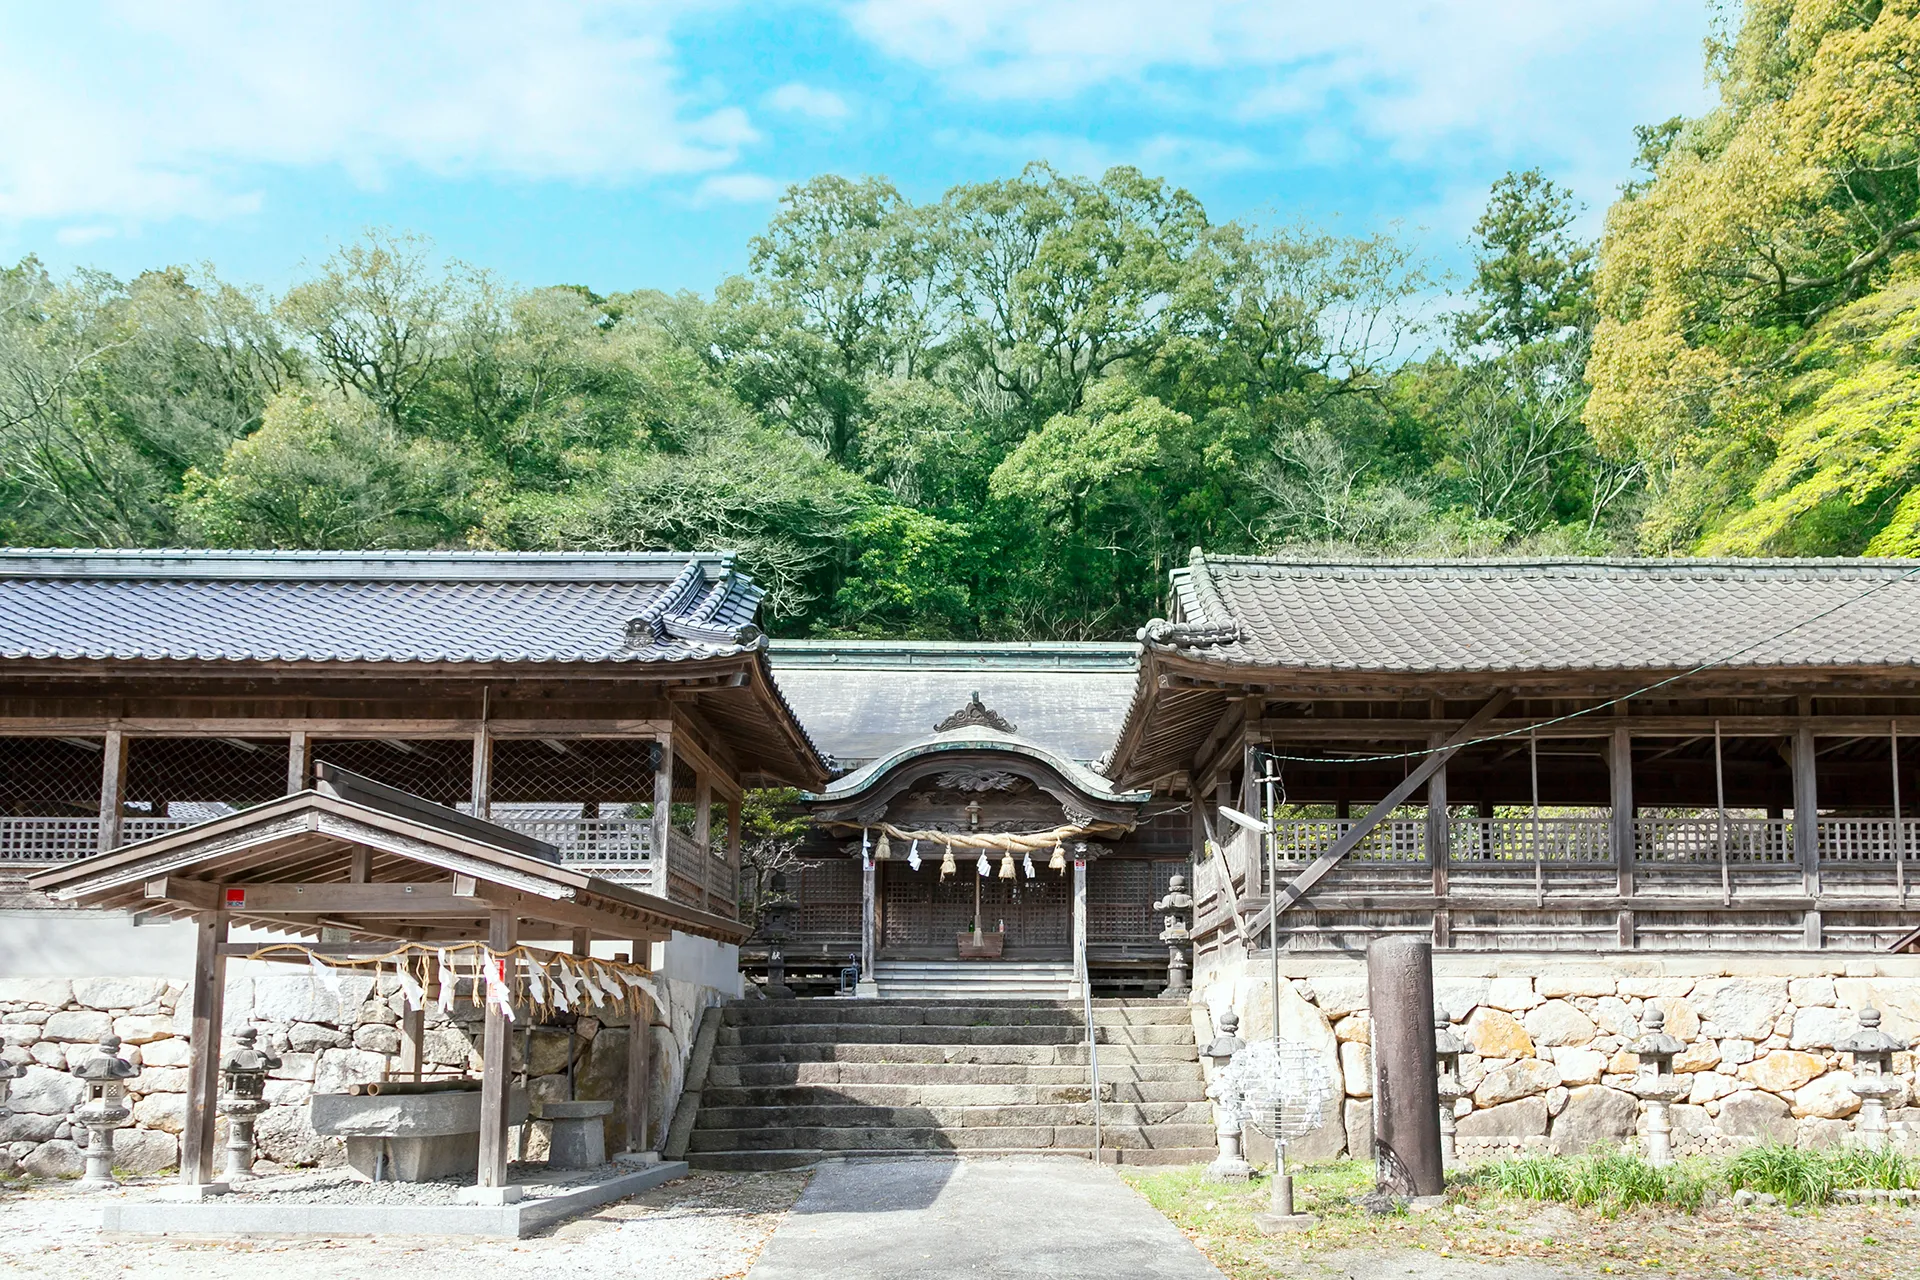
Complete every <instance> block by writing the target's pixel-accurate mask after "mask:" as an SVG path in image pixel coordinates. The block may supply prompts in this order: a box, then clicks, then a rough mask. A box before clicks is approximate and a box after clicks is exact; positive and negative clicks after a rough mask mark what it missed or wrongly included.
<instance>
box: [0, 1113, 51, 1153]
mask: <svg viewBox="0 0 1920 1280" xmlns="http://www.w3.org/2000/svg"><path fill="white" fill-rule="evenodd" d="M65 1120H66V1117H65V1116H43V1115H40V1114H39V1113H38V1112H33V1111H13V1112H9V1113H8V1114H6V1115H3V1116H0V1143H4V1144H9V1145H10V1144H12V1143H15V1142H32V1143H41V1142H45V1141H47V1140H48V1139H49V1138H51V1137H53V1136H54V1134H55V1133H56V1132H57V1131H58V1130H59V1128H60V1126H61V1124H63V1123H64V1122H65Z"/></svg>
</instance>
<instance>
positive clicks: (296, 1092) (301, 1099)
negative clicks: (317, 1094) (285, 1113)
mask: <svg viewBox="0 0 1920 1280" xmlns="http://www.w3.org/2000/svg"><path fill="white" fill-rule="evenodd" d="M260 1096H261V1097H263V1098H265V1099H266V1101H267V1105H268V1106H273V1107H301V1106H305V1105H306V1102H307V1099H308V1098H311V1097H312V1096H313V1086H312V1085H310V1084H308V1083H307V1082H306V1081H305V1080H268V1081H267V1082H266V1083H265V1084H264V1085H263V1086H262V1089H261V1094H260Z"/></svg>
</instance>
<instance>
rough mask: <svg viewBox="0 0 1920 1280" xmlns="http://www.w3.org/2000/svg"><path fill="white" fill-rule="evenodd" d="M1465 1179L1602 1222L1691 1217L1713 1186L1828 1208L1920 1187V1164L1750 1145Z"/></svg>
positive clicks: (1892, 1155) (1545, 1162)
mask: <svg viewBox="0 0 1920 1280" xmlns="http://www.w3.org/2000/svg"><path fill="white" fill-rule="evenodd" d="M1469 1182H1470V1183H1472V1184H1473V1185H1477V1186H1480V1187H1482V1188H1484V1189H1486V1190H1488V1191H1491V1192H1493V1193H1494V1194H1496V1195H1503V1196H1513V1197H1515V1198H1518V1199H1523V1200H1558V1201H1562V1202H1564V1203H1567V1204H1573V1205H1579V1206H1582V1207H1584V1208H1591V1209H1595V1210H1598V1211H1599V1212H1600V1213H1603V1214H1605V1215H1606V1216H1608V1217H1613V1216H1615V1215H1617V1214H1619V1213H1620V1212H1621V1211H1622V1210H1624V1209H1631V1208H1635V1207H1637V1206H1640V1205H1655V1204H1660V1205H1667V1206H1670V1207H1672V1208H1675V1209H1679V1210H1681V1211H1682V1212H1684V1213H1694V1212H1696V1211H1698V1210H1699V1208H1700V1207H1701V1206H1702V1205H1704V1204H1705V1203H1706V1200H1707V1193H1708V1192H1709V1191H1710V1190H1712V1189H1713V1188H1714V1187H1715V1186H1716V1185H1724V1186H1725V1187H1726V1189H1727V1190H1728V1191H1739V1190H1742V1189H1745V1190H1748V1191H1755V1192H1764V1193H1766V1194H1769V1195H1772V1196H1774V1197H1776V1198H1777V1199H1778V1200H1779V1201H1780V1203H1782V1204H1784V1205H1789V1206H1799V1205H1820V1204H1826V1203H1828V1202H1829V1201H1831V1200H1832V1199H1833V1198H1834V1195H1835V1194H1836V1193H1837V1192H1839V1191H1842V1190H1850V1189H1853V1188H1865V1189H1870V1190H1876V1191H1899V1190H1904V1189H1907V1188H1920V1159H1914V1158H1912V1157H1909V1156H1903V1155H1901V1154H1900V1153H1899V1152H1897V1151H1866V1150H1862V1149H1859V1148H1852V1147H1849V1148H1844V1149H1843V1148H1834V1149H1832V1150H1828V1151H1801V1150H1798V1149H1797V1148H1794V1147H1784V1146H1766V1147H1752V1148H1749V1149H1748V1150H1746V1151H1742V1152H1741V1153H1740V1154H1739V1155H1737V1156H1735V1157H1733V1159H1731V1160H1729V1161H1727V1162H1726V1163H1725V1164H1724V1165H1720V1164H1715V1163H1712V1162H1708V1161H1704V1160H1685V1161H1681V1162H1680V1163H1678V1164H1673V1165H1669V1166H1667V1167H1666V1168H1664V1169H1656V1168H1654V1167H1653V1166H1652V1165H1650V1164H1648V1163H1647V1162H1646V1161H1644V1160H1642V1159H1640V1157H1638V1156H1635V1155H1628V1154H1625V1153H1622V1152H1595V1153H1594V1154H1592V1155H1585V1156H1580V1157H1578V1158H1575V1159H1571V1160H1569V1159H1564V1158H1562V1157H1558V1156H1529V1157H1526V1158H1524V1159H1519V1160H1502V1161H1499V1162H1498V1163H1495V1164H1490V1165H1486V1166H1483V1167H1482V1168H1481V1169H1479V1170H1478V1171H1476V1172H1475V1173H1474V1174H1472V1175H1471V1176H1470V1178H1469Z"/></svg>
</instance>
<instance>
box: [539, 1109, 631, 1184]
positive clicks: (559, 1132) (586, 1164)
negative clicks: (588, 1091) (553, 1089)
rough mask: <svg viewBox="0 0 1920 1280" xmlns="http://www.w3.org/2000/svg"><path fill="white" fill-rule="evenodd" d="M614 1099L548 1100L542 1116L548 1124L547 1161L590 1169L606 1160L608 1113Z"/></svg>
mask: <svg viewBox="0 0 1920 1280" xmlns="http://www.w3.org/2000/svg"><path fill="white" fill-rule="evenodd" d="M612 1114H613V1104H612V1103H611V1102H547V1103H543V1104H541V1106H540V1115H539V1119H541V1120H543V1121H545V1122H546V1123H547V1126H548V1130H549V1132H548V1135H547V1164H548V1166H549V1167H551V1168H555V1169H591V1168H593V1167H595V1166H596V1165H603V1164H605V1163H606V1162H607V1117H608V1116H610V1115H612Z"/></svg>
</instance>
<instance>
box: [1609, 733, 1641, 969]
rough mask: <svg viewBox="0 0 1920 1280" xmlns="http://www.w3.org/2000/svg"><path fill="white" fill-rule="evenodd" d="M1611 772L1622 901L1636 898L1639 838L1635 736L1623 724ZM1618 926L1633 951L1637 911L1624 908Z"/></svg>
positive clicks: (1622, 940)
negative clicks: (1635, 823)
mask: <svg viewBox="0 0 1920 1280" xmlns="http://www.w3.org/2000/svg"><path fill="white" fill-rule="evenodd" d="M1607 771H1608V773H1609V774H1610V775H1611V779H1612V782H1613V814H1612V819H1611V822H1612V830H1611V833H1610V834H1611V835H1612V837H1613V869H1614V879H1615V882H1616V885H1615V892H1616V893H1617V894H1618V895H1619V896H1620V897H1622V898H1632V897H1633V859H1634V853H1635V849H1634V844H1635V834H1636V833H1635V832H1634V829H1633V732H1632V730H1630V729H1628V728H1627V726H1625V725H1623V724H1621V725H1615V726H1614V727H1613V739H1612V742H1611V744H1610V745H1609V749H1608V754H1607ZM1614 924H1615V929H1616V932H1617V935H1618V940H1619V945H1620V946H1621V947H1622V948H1623V949H1625V948H1631V947H1632V946H1633V945H1634V943H1635V937H1634V932H1635V926H1634V919H1633V910H1632V909H1631V908H1629V907H1622V908H1620V911H1619V914H1618V916H1617V917H1616V918H1615V922H1614Z"/></svg>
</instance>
